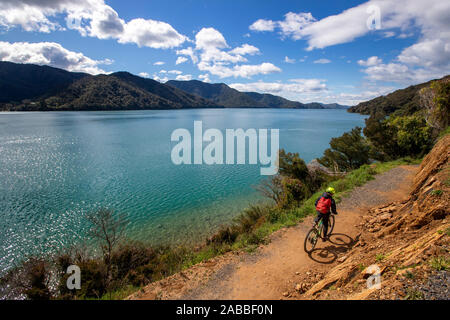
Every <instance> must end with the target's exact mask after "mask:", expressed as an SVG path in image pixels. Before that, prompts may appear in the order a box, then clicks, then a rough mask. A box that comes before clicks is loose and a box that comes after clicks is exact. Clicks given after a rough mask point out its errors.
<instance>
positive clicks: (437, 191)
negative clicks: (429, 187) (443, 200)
mask: <svg viewBox="0 0 450 320" xmlns="http://www.w3.org/2000/svg"><path fill="white" fill-rule="evenodd" d="M442 193H444V192H443V191H442V190H433V191H431V195H433V196H437V197H439V196H441V195H442Z"/></svg>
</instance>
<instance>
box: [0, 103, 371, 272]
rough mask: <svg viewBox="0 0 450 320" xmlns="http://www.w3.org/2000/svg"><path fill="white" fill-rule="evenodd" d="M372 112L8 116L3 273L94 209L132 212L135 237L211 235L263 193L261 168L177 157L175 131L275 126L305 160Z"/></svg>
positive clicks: (55, 241) (57, 242)
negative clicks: (197, 124)
mask: <svg viewBox="0 0 450 320" xmlns="http://www.w3.org/2000/svg"><path fill="white" fill-rule="evenodd" d="M363 119H364V117H363V116H360V115H358V114H351V113H347V112H346V111H344V110H276V109H270V110H264V109H256V110H251V109H234V110H233V109H220V110H213V109H202V110H174V111H127V112H73V113H72V112H67V113H60V112H50V113H41V112H37V113H0V220H1V224H0V270H1V269H4V268H7V267H9V266H11V265H12V263H14V262H17V261H18V260H20V259H22V258H23V257H25V256H27V255H30V254H39V253H40V252H45V251H48V250H52V249H57V248H60V247H62V246H65V245H68V244H71V243H74V242H77V241H79V240H80V239H83V235H84V234H85V231H86V227H87V224H86V222H85V220H84V218H83V215H84V214H85V213H86V212H89V211H91V210H95V209H97V208H101V207H107V208H112V209H115V210H116V211H118V212H123V213H126V214H127V215H128V219H129V221H130V225H129V228H128V229H127V233H128V235H129V236H130V237H132V238H135V239H139V240H143V241H149V242H151V243H176V242H185V241H196V240H199V239H204V238H205V237H206V236H207V235H208V234H210V233H211V232H213V231H214V230H215V229H217V228H218V226H220V225H221V224H223V223H226V222H229V221H230V220H232V219H233V218H234V217H235V216H236V215H237V214H239V212H240V211H241V210H242V209H243V208H245V207H247V206H248V205H249V203H252V202H254V201H255V200H259V199H261V196H260V195H259V194H258V193H257V192H256V191H255V190H254V188H253V187H252V186H254V185H255V184H257V183H258V182H259V181H260V179H261V178H262V177H261V176H260V171H259V169H260V166H259V165H213V166H207V165H197V166H195V165H181V166H176V165H174V164H173V163H172V161H171V158H170V153H171V149H172V147H173V146H174V145H175V143H173V142H171V140H170V136H171V133H172V131H173V130H175V129H177V128H186V129H189V130H193V122H194V120H202V121H203V127H204V129H207V128H217V129H220V130H222V132H224V131H225V129H236V128H244V129H248V128H255V129H259V128H277V129H280V146H281V147H282V148H286V149H287V150H288V151H293V152H299V153H300V156H301V157H302V158H304V159H305V160H306V161H310V160H312V159H313V158H316V157H319V156H321V154H322V152H323V150H324V149H325V148H327V147H328V142H329V140H330V138H331V137H335V136H339V135H341V134H342V133H343V132H345V131H348V130H350V129H351V128H353V127H355V126H357V125H359V126H363V124H364V121H363Z"/></svg>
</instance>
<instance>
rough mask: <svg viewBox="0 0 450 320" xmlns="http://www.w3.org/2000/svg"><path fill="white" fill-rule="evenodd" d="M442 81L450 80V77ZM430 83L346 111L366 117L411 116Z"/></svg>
mask: <svg viewBox="0 0 450 320" xmlns="http://www.w3.org/2000/svg"><path fill="white" fill-rule="evenodd" d="M444 79H450V75H447V76H445V77H444V78H442V79H440V80H444ZM431 82H432V81H429V82H425V83H421V84H417V85H414V86H410V87H408V88H405V89H400V90H397V91H394V92H392V93H390V94H388V95H386V96H381V97H378V98H375V99H372V100H370V101H366V102H361V103H360V104H358V105H356V106H354V107H351V108H349V109H348V111H349V112H355V113H361V114H368V115H375V114H380V115H389V114H392V113H394V112H396V114H398V115H411V114H414V113H415V112H417V111H419V110H420V95H419V92H420V90H421V89H422V88H425V87H428V86H429V85H430V84H431Z"/></svg>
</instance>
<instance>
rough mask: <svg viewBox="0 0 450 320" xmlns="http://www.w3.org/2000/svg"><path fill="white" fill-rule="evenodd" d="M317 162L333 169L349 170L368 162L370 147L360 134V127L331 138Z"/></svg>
mask: <svg viewBox="0 0 450 320" xmlns="http://www.w3.org/2000/svg"><path fill="white" fill-rule="evenodd" d="M330 147H331V148H329V149H326V150H325V152H324V154H323V157H322V158H320V159H318V161H319V163H321V164H322V165H324V166H325V167H328V168H330V169H333V170H334V171H336V172H338V171H349V170H352V169H357V168H359V167H360V166H362V165H363V164H367V163H369V151H370V147H369V144H368V143H367V141H366V139H365V138H364V137H363V136H362V135H361V128H359V127H356V128H354V129H352V131H350V132H346V133H344V134H343V135H342V136H341V137H338V138H332V139H331V141H330Z"/></svg>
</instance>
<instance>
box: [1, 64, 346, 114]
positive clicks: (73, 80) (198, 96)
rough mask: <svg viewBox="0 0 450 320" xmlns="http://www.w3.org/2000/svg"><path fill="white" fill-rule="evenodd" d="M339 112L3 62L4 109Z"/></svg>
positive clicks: (195, 84) (224, 89)
mask: <svg viewBox="0 0 450 320" xmlns="http://www.w3.org/2000/svg"><path fill="white" fill-rule="evenodd" d="M211 107H218V108H224V107H225V108H238V107H241V108H242V107H246V108H297V109H336V108H346V107H345V106H340V105H338V104H330V105H325V104H321V103H308V104H303V103H300V102H296V101H290V100H287V99H284V98H282V97H278V96H274V95H271V94H260V93H256V92H240V91H238V90H235V89H233V88H230V87H229V86H227V85H226V84H223V83H221V84H209V83H204V82H201V81H169V82H167V83H165V84H164V83H160V82H158V81H155V80H152V79H146V78H141V77H138V76H135V75H132V74H131V73H128V72H116V73H112V74H109V75H97V76H93V75H89V74H85V73H75V72H68V71H65V70H61V69H57V68H53V67H48V66H37V65H32V64H16V63H11V62H0V110H3V111H74V110H140V109H142V110H143V109H182V108H211Z"/></svg>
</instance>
